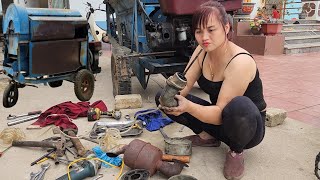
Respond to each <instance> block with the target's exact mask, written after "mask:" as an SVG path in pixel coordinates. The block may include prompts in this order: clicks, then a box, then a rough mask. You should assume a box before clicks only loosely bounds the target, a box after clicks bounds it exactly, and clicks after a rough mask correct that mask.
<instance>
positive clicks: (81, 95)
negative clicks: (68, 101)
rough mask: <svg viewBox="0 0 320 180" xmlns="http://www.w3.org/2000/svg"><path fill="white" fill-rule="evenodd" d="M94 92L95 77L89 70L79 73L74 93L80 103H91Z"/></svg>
mask: <svg viewBox="0 0 320 180" xmlns="http://www.w3.org/2000/svg"><path fill="white" fill-rule="evenodd" d="M93 91H94V76H93V74H92V73H91V72H90V71H88V70H87V69H82V70H80V71H78V72H77V74H76V77H75V81H74V92H75V94H76V96H77V98H78V99H79V100H80V101H89V100H90V99H91V97H92V95H93Z"/></svg>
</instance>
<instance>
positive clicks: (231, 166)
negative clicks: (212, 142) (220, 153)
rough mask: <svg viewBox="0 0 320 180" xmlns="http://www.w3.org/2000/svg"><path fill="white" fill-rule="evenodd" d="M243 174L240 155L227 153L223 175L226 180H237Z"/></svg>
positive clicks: (242, 159) (242, 161)
mask: <svg viewBox="0 0 320 180" xmlns="http://www.w3.org/2000/svg"><path fill="white" fill-rule="evenodd" d="M243 174H244V157H243V152H242V153H235V152H234V151H229V152H228V153H227V155H226V162H225V163H224V168H223V175H224V177H225V178H226V179H232V180H238V179H241V178H242V177H243Z"/></svg>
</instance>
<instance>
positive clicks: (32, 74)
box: [3, 4, 101, 107]
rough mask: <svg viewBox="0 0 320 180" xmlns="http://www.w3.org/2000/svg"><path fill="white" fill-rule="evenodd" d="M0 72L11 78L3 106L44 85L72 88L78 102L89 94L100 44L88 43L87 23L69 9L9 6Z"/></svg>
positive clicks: (87, 97) (97, 68) (97, 67)
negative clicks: (26, 90)
mask: <svg viewBox="0 0 320 180" xmlns="http://www.w3.org/2000/svg"><path fill="white" fill-rule="evenodd" d="M3 33H4V62H3V71H4V73H5V74H6V75H7V76H9V77H10V78H11V81H10V83H9V85H8V86H7V87H6V89H5V91H4V95H3V106H4V107H12V106H14V105H15V104H16V102H17V100H18V88H22V87H25V86H28V85H29V86H35V85H33V84H39V83H48V84H49V85H50V86H51V87H59V86H61V85H62V82H63V80H67V81H70V82H74V91H75V94H76V96H77V98H78V99H79V100H81V101H88V100H89V99H90V98H91V97H92V95H93V91H94V80H95V79H94V76H93V74H94V73H99V72H100V71H101V68H100V67H99V51H100V50H101V42H88V22H87V19H86V18H84V17H82V16H81V14H80V12H78V11H75V10H69V9H45V8H25V7H22V6H20V5H16V4H11V5H10V6H9V7H8V9H7V11H6V14H5V16H4V21H3Z"/></svg>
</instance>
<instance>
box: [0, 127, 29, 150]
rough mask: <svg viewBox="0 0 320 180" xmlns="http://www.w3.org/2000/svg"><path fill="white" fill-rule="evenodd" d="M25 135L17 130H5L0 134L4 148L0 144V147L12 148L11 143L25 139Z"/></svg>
mask: <svg viewBox="0 0 320 180" xmlns="http://www.w3.org/2000/svg"><path fill="white" fill-rule="evenodd" d="M25 137H26V135H25V134H24V132H23V131H22V130H21V129H19V128H5V129H4V130H3V131H2V132H1V133H0V139H1V140H2V142H3V144H5V145H4V146H3V145H1V144H0V146H2V147H6V148H8V147H10V146H12V141H19V140H22V139H25Z"/></svg>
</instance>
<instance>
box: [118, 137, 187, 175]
mask: <svg viewBox="0 0 320 180" xmlns="http://www.w3.org/2000/svg"><path fill="white" fill-rule="evenodd" d="M122 153H123V154H124V157H123V159H124V163H125V164H126V165H127V166H129V167H130V168H132V169H146V170H147V171H149V173H150V176H152V175H154V174H155V173H156V172H157V171H158V170H159V171H160V172H161V173H162V174H164V175H165V176H167V177H171V176H174V175H177V174H180V173H181V171H182V169H183V167H185V166H187V165H186V164H184V163H182V162H180V161H174V163H173V164H170V163H168V162H165V161H162V155H163V153H162V151H161V150H160V149H159V148H157V147H155V146H153V145H151V144H150V143H146V142H144V141H141V140H139V139H135V140H133V141H131V142H130V143H129V144H128V145H125V146H123V147H122V148H121V149H120V150H119V151H118V152H116V153H115V154H122Z"/></svg>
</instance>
